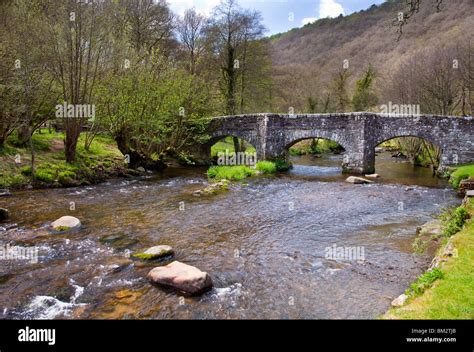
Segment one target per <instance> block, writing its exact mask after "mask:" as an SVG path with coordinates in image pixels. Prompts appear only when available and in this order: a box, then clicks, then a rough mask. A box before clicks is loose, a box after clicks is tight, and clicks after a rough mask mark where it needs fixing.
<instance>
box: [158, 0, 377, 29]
mask: <svg viewBox="0 0 474 352" xmlns="http://www.w3.org/2000/svg"><path fill="white" fill-rule="evenodd" d="M167 1H168V3H169V4H170V5H171V8H172V10H173V11H174V12H176V13H178V14H183V13H184V11H185V9H188V8H192V7H195V8H196V10H197V11H198V12H201V13H204V14H207V15H209V14H210V13H211V11H212V9H213V8H214V7H215V6H216V5H217V4H219V2H220V0H167ZM383 2H384V0H240V1H239V4H240V5H241V6H242V7H244V8H251V9H254V10H258V11H260V12H261V13H262V16H263V20H264V24H265V26H266V27H267V29H268V32H267V35H271V34H276V33H281V32H286V31H288V30H289V29H291V28H295V27H301V26H303V25H304V24H306V23H308V22H312V21H315V20H317V19H319V18H326V17H337V16H339V15H340V14H341V13H342V14H343V15H349V14H351V13H353V12H356V11H359V10H363V9H367V8H369V7H370V6H371V5H373V4H381V3H383Z"/></svg>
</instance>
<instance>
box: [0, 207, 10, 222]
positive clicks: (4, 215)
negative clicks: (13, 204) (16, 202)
mask: <svg viewBox="0 0 474 352" xmlns="http://www.w3.org/2000/svg"><path fill="white" fill-rule="evenodd" d="M9 217H10V213H9V212H8V210H7V209H4V208H0V221H5V220H8V218H9Z"/></svg>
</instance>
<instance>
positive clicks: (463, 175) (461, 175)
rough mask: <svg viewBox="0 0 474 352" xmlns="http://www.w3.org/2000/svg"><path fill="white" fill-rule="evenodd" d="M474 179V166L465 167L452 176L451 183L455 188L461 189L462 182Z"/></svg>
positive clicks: (458, 169) (461, 167) (459, 168)
mask: <svg viewBox="0 0 474 352" xmlns="http://www.w3.org/2000/svg"><path fill="white" fill-rule="evenodd" d="M470 178H474V165H465V166H460V167H458V168H457V169H456V170H455V171H454V172H453V173H452V174H451V179H450V182H451V184H452V185H453V187H454V188H456V189H457V188H459V185H460V183H461V181H462V180H467V179H470Z"/></svg>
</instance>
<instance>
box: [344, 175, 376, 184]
mask: <svg viewBox="0 0 474 352" xmlns="http://www.w3.org/2000/svg"><path fill="white" fill-rule="evenodd" d="M346 182H347V183H352V184H355V185H363V184H368V183H373V181H370V180H366V179H365V178H362V177H355V176H351V177H349V178H347V180H346Z"/></svg>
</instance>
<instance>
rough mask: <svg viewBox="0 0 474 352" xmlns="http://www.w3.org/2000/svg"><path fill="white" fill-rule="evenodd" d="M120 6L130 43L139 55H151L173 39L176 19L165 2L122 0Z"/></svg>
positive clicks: (158, 0) (159, 0)
mask: <svg viewBox="0 0 474 352" xmlns="http://www.w3.org/2000/svg"><path fill="white" fill-rule="evenodd" d="M120 6H121V8H122V9H123V12H122V13H123V20H124V23H125V24H126V26H127V32H128V34H129V38H130V43H131V45H132V47H133V48H134V49H135V50H136V51H137V52H138V53H140V54H142V55H143V54H144V53H151V52H152V51H153V50H154V49H156V48H157V47H158V46H159V44H161V42H163V41H165V40H167V39H169V38H170V37H171V33H172V30H173V19H174V17H173V14H172V13H171V12H170V10H169V8H168V5H167V3H166V1H165V0H157V1H155V0H120Z"/></svg>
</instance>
